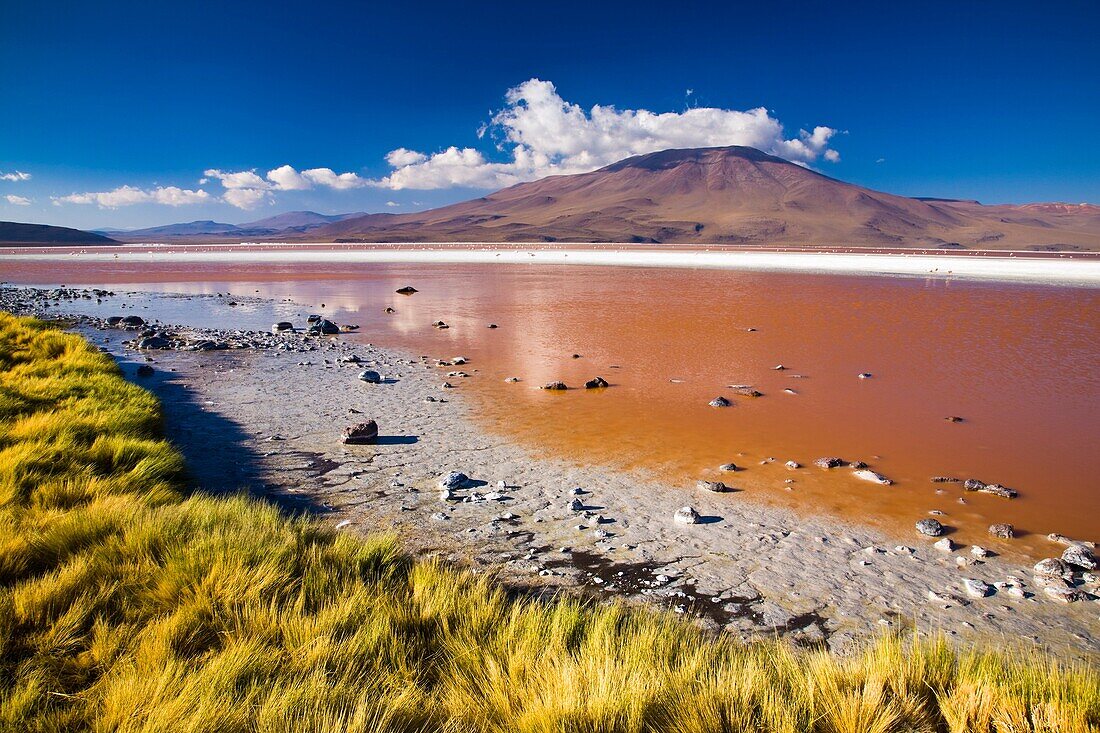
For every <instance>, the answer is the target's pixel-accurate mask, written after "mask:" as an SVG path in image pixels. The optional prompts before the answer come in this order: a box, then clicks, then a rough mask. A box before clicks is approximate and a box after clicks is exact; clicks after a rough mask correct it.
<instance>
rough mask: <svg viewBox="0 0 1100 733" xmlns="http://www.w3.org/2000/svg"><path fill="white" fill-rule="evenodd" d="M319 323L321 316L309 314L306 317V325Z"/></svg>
mask: <svg viewBox="0 0 1100 733" xmlns="http://www.w3.org/2000/svg"><path fill="white" fill-rule="evenodd" d="M320 322H321V316H319V315H317V314H316V313H311V314H310V315H308V316H306V323H320Z"/></svg>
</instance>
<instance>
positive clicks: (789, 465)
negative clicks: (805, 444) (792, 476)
mask: <svg viewBox="0 0 1100 733" xmlns="http://www.w3.org/2000/svg"><path fill="white" fill-rule="evenodd" d="M783 465H784V466H786V467H787V468H789V469H791V470H792V471H793V470H795V469H796V468H802V464H801V463H799V462H798V461H787V462H786V463H784V464H783Z"/></svg>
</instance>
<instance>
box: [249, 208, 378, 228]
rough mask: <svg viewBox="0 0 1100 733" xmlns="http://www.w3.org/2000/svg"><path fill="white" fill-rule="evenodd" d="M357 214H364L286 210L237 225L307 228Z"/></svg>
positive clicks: (349, 217) (357, 214) (358, 214)
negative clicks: (282, 212) (283, 212)
mask: <svg viewBox="0 0 1100 733" xmlns="http://www.w3.org/2000/svg"><path fill="white" fill-rule="evenodd" d="M357 216H365V214H364V213H363V212H361V211H360V212H356V213H354V214H318V213H317V212H316V211H288V212H286V213H285V214H276V215H275V216H269V217H267V218H266V219H259V220H257V221H250V222H248V223H247V224H239V225H238V226H239V227H240V228H241V229H269V230H271V231H282V230H283V229H292V228H297V229H308V228H311V227H317V226H322V225H324V224H332V223H333V222H337V221H343V220H344V219H351V218H354V217H357Z"/></svg>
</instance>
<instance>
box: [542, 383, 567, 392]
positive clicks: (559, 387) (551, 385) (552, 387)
mask: <svg viewBox="0 0 1100 733" xmlns="http://www.w3.org/2000/svg"><path fill="white" fill-rule="evenodd" d="M539 389H548V390H552V391H559V392H560V391H561V390H565V389H569V387H567V386H566V384H565V382H549V383H547V384H544V385H542V386H541V387H539Z"/></svg>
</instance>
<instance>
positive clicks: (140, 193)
mask: <svg viewBox="0 0 1100 733" xmlns="http://www.w3.org/2000/svg"><path fill="white" fill-rule="evenodd" d="M208 201H210V194H208V193H207V192H206V191H203V190H202V189H201V188H200V189H198V190H197V191H192V190H191V189H186V188H178V187H176V186H157V187H156V188H154V189H141V188H136V187H134V186H119V187H118V188H116V189H114V190H113V191H98V192H96V191H89V192H86V193H74V194H70V195H68V196H54V197H53V202H54V204H96V205H97V206H99V207H100V208H101V209H116V208H118V207H120V206H132V205H134V204H164V205H166V206H184V205H186V204H201V203H206V202H208Z"/></svg>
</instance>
